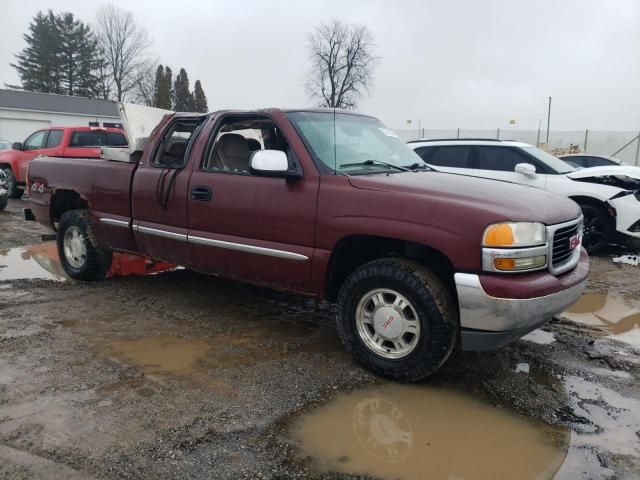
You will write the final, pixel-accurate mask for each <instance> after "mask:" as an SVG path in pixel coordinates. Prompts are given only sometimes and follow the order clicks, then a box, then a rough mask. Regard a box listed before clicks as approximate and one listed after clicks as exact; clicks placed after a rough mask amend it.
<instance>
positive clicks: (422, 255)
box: [325, 235, 457, 302]
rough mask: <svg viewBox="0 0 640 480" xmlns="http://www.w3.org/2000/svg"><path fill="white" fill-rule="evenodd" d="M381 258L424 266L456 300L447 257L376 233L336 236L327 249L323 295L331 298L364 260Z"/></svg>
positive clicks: (336, 294) (428, 248)
mask: <svg viewBox="0 0 640 480" xmlns="http://www.w3.org/2000/svg"><path fill="white" fill-rule="evenodd" d="M384 257H401V258H408V259H411V260H415V261H417V262H419V263H420V264H422V265H424V266H425V267H428V268H429V269H430V270H432V271H433V273H434V274H436V275H437V276H438V277H440V279H441V280H442V281H443V282H444V284H445V285H446V286H447V288H448V289H449V290H450V291H451V294H452V295H453V297H454V299H455V300H456V302H457V294H456V289H455V283H454V279H453V274H454V273H455V269H454V267H453V264H452V263H451V261H450V260H449V258H448V257H447V256H446V255H445V254H444V253H442V252H441V251H440V250H437V249H435V248H433V247H431V246H429V245H426V244H422V243H418V242H411V241H407V240H400V239H396V238H391V237H384V236H376V235H350V236H347V237H343V238H342V239H340V240H339V241H338V242H337V243H336V245H335V247H334V248H333V250H332V252H331V256H330V258H329V262H328V266H327V272H326V277H325V294H326V297H327V299H328V300H330V301H334V300H335V299H336V298H337V296H338V291H339V290H340V287H341V285H342V284H343V283H344V281H345V280H346V278H347V277H348V276H349V275H350V274H351V272H353V271H354V270H355V269H356V268H358V267H360V266H361V265H364V264H365V263H368V262H371V261H373V260H376V259H379V258H384Z"/></svg>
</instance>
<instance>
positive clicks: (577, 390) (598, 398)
mask: <svg viewBox="0 0 640 480" xmlns="http://www.w3.org/2000/svg"><path fill="white" fill-rule="evenodd" d="M564 383H565V385H566V388H567V391H568V392H569V393H570V394H571V397H572V402H573V410H574V413H575V414H576V415H577V416H578V417H579V418H580V419H582V421H581V422H580V424H579V426H578V427H577V428H576V430H577V432H576V433H575V435H573V437H572V441H571V444H572V446H576V447H582V446H591V447H596V448H597V449H598V450H606V451H609V452H612V453H615V454H618V455H627V456H631V457H635V458H637V457H638V456H640V438H639V435H640V434H639V433H638V432H640V401H639V400H638V399H636V398H629V397H626V396H623V395H621V394H620V393H618V392H616V391H614V390H612V389H610V388H607V387H605V386H603V385H601V384H599V383H595V382H591V381H587V380H585V379H583V378H580V377H577V376H569V377H567V378H566V379H565V380H564Z"/></svg>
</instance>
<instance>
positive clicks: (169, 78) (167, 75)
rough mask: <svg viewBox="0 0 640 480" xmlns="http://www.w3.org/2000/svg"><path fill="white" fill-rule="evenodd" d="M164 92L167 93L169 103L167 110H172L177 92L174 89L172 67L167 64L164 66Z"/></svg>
mask: <svg viewBox="0 0 640 480" xmlns="http://www.w3.org/2000/svg"><path fill="white" fill-rule="evenodd" d="M163 82H164V83H163V92H166V95H167V103H166V108H167V110H171V107H172V105H173V100H174V97H175V92H174V91H173V83H172V82H173V72H172V71H171V69H170V68H169V67H168V66H167V67H165V68H164V80H163Z"/></svg>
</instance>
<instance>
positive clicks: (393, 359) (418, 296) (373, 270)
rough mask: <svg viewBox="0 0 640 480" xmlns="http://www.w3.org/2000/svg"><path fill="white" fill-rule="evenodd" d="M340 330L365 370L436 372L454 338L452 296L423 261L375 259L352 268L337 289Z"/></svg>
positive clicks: (405, 374)
mask: <svg viewBox="0 0 640 480" xmlns="http://www.w3.org/2000/svg"><path fill="white" fill-rule="evenodd" d="M338 309H339V315H340V317H339V318H338V334H339V335H340V338H341V339H342V342H343V344H344V346H345V348H346V350H347V351H348V352H349V353H350V354H351V355H352V356H353V357H354V358H355V359H356V361H358V362H359V363H361V364H362V365H364V366H365V367H366V368H368V369H369V370H371V371H373V372H375V373H377V374H379V375H382V376H385V377H388V378H392V379H394V380H403V381H417V380H420V379H422V378H425V377H427V376H429V375H431V374H432V373H434V372H435V371H436V370H437V369H438V368H439V367H440V366H441V365H442V364H443V363H444V362H445V361H446V360H447V358H449V355H451V352H452V351H453V349H454V347H455V344H456V341H457V338H458V318H457V313H456V308H455V303H454V300H453V297H452V295H451V293H450V292H449V290H448V289H447V288H446V287H445V285H444V284H443V282H442V281H441V280H440V279H439V278H438V277H437V276H436V275H435V274H433V273H432V272H430V271H429V270H428V269H426V268H425V267H423V266H422V265H420V264H418V263H416V262H412V261H409V260H405V259H396V258H387V259H381V260H375V261H373V262H370V263H367V264H365V265H363V266H361V267H359V268H358V269H356V270H355V271H354V272H353V273H352V274H351V275H350V276H349V277H348V278H347V280H345V282H344V284H343V285H342V288H341V289H340V293H339V295H338Z"/></svg>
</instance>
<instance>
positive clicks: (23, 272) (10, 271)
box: [0, 242, 176, 281]
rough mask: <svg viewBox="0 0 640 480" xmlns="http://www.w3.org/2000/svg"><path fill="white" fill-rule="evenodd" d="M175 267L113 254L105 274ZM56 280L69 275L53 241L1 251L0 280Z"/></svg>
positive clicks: (162, 269) (164, 270)
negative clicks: (109, 266) (109, 267)
mask: <svg viewBox="0 0 640 480" xmlns="http://www.w3.org/2000/svg"><path fill="white" fill-rule="evenodd" d="M174 268H176V266H175V265H173V264H171V263H168V262H155V261H152V260H150V259H148V258H145V257H141V256H137V255H129V254H123V253H114V255H113V260H112V264H111V269H110V270H109V272H108V273H107V277H126V276H129V275H152V274H155V273H161V272H166V271H168V270H173V269H174ZM35 279H38V280H56V281H64V280H68V279H69V277H67V275H66V274H65V272H64V269H63V268H62V264H61V263H60V258H59V257H58V249H57V246H56V244H55V242H45V243H39V244H35V245H28V246H26V247H17V248H10V249H5V250H0V280H35Z"/></svg>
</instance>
